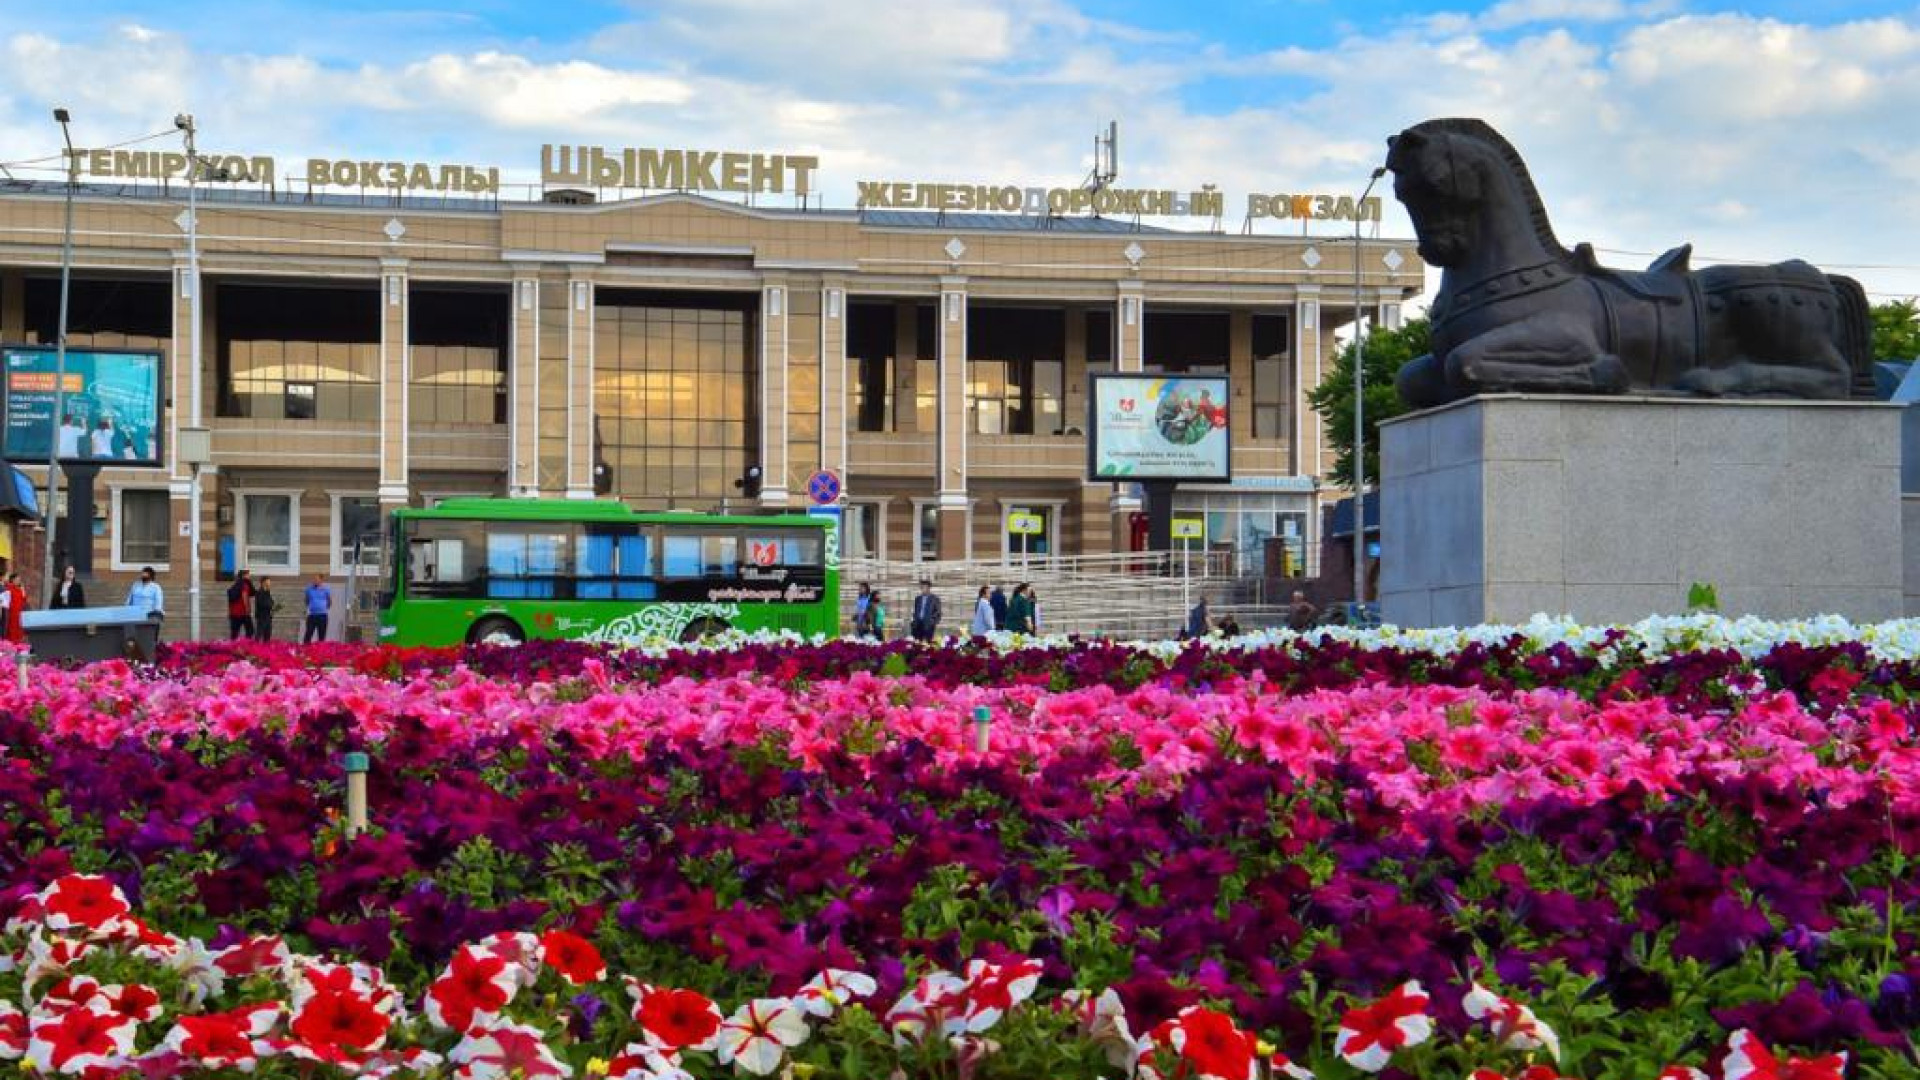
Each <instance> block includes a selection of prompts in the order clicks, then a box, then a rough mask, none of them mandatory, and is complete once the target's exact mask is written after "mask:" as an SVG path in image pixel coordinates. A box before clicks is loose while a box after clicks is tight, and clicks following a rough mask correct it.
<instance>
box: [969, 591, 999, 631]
mask: <svg viewBox="0 0 1920 1080" xmlns="http://www.w3.org/2000/svg"><path fill="white" fill-rule="evenodd" d="M998 626H999V623H998V621H996V620H995V619H994V617H993V590H992V589H989V588H987V587H986V586H985V585H982V586H980V597H979V599H977V600H975V601H974V602H973V623H972V625H970V626H968V627H967V632H968V633H970V634H972V635H973V636H974V637H986V636H987V635H988V634H991V633H993V631H994V630H995V629H996V628H997V627H998Z"/></svg>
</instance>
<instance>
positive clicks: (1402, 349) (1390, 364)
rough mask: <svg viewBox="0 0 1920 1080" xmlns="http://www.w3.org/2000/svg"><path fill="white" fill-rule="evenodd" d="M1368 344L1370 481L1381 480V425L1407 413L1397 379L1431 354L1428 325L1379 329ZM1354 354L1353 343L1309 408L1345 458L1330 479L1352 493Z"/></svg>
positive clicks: (1310, 400) (1322, 382)
mask: <svg viewBox="0 0 1920 1080" xmlns="http://www.w3.org/2000/svg"><path fill="white" fill-rule="evenodd" d="M1366 342H1367V390H1366V393H1367V409H1366V412H1367V417H1366V422H1367V477H1368V479H1370V480H1374V481H1378V480H1379V479H1380V421H1382V420H1390V419H1392V418H1394V417H1396V416H1399V415H1400V414H1401V413H1403V412H1406V411H1407V403H1406V402H1404V401H1401V400H1400V391H1399V390H1398V389H1397V388H1396V387H1395V385H1394V380H1395V379H1397V378H1398V377H1399V375H1400V369H1401V367H1403V366H1404V365H1405V364H1406V363H1407V361H1409V360H1412V359H1413V358H1414V357H1416V356H1420V355H1422V354H1424V353H1426V352H1427V351H1428V350H1429V346H1428V343H1427V320H1425V319H1408V320H1407V321H1406V322H1405V323H1403V324H1401V327H1400V329H1398V330H1377V331H1375V332H1373V333H1370V334H1368V335H1367V337H1366ZM1353 352H1354V349H1353V343H1352V342H1348V343H1347V345H1346V347H1345V348H1343V349H1341V350H1340V354H1339V356H1337V357H1335V358H1334V362H1333V366H1332V367H1331V368H1330V369H1328V371H1327V373H1326V375H1325V377H1324V378H1322V379H1321V380H1320V385H1319V386H1316V387H1314V388H1313V391H1312V392H1311V393H1309V394H1308V395H1307V403H1308V404H1310V405H1312V406H1313V411H1314V412H1317V413H1319V414H1320V416H1321V418H1322V419H1323V420H1325V421H1326V425H1327V426H1326V433H1327V434H1326V438H1327V444H1328V445H1329V446H1332V447H1333V448H1334V449H1335V450H1337V451H1339V454H1340V457H1339V460H1338V461H1337V462H1335V464H1334V470H1333V476H1331V477H1329V479H1331V480H1335V481H1337V482H1338V483H1340V484H1343V485H1345V486H1346V487H1348V488H1352V487H1353Z"/></svg>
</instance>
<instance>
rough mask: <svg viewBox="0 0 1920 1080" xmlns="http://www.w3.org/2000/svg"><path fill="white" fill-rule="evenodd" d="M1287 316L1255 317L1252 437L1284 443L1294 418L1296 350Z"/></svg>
mask: <svg viewBox="0 0 1920 1080" xmlns="http://www.w3.org/2000/svg"><path fill="white" fill-rule="evenodd" d="M1290 330H1291V328H1290V327H1289V326H1288V325H1287V318H1286V316H1284V315H1255V316H1254V317H1253V437H1254V438H1256V439H1284V438H1286V437H1287V434H1288V432H1287V424H1288V420H1289V418H1290V417H1291V416H1292V415H1293V378H1292V375H1293V349H1292V335H1291V332H1290Z"/></svg>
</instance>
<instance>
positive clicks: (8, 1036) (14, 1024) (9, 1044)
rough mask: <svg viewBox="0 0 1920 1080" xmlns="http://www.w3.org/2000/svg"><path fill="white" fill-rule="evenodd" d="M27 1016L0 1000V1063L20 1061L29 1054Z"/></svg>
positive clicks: (9, 1003) (10, 1004) (11, 1004)
mask: <svg viewBox="0 0 1920 1080" xmlns="http://www.w3.org/2000/svg"><path fill="white" fill-rule="evenodd" d="M27 1038H28V1035H27V1014H26V1013H23V1012H21V1011H20V1010H19V1009H16V1008H14V1007H13V1003H12V1002H10V1001H5V1000H0V1061H18V1060H19V1059H20V1058H21V1057H22V1056H24V1055H25V1054H26V1052H27Z"/></svg>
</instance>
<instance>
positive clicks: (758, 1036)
mask: <svg viewBox="0 0 1920 1080" xmlns="http://www.w3.org/2000/svg"><path fill="white" fill-rule="evenodd" d="M807 1035H808V1030H807V1021H806V1015H805V1014H804V1013H802V1012H801V1011H800V1009H799V1008H798V1007H796V1006H795V1005H794V1003H793V1001H792V1000H791V999H788V998H755V999H754V1000H752V1001H749V1002H747V1003H746V1004H745V1005H742V1006H740V1011H738V1012H736V1013H734V1014H733V1015H732V1016H730V1017H728V1018H727V1020H726V1022H725V1023H723V1024H721V1025H720V1033H719V1035H718V1036H716V1037H715V1044H716V1045H715V1048H714V1056H715V1057H716V1058H718V1059H719V1061H720V1064H722V1065H733V1066H735V1067H736V1068H738V1069H741V1070H742V1071H745V1072H750V1073H753V1074H754V1075H755V1076H766V1075H767V1074H769V1073H771V1072H773V1071H774V1070H775V1069H777V1068H779V1067H780V1061H781V1059H783V1058H785V1057H786V1054H787V1048H788V1047H790V1046H799V1045H800V1044H801V1043H804V1042H806V1041H807Z"/></svg>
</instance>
